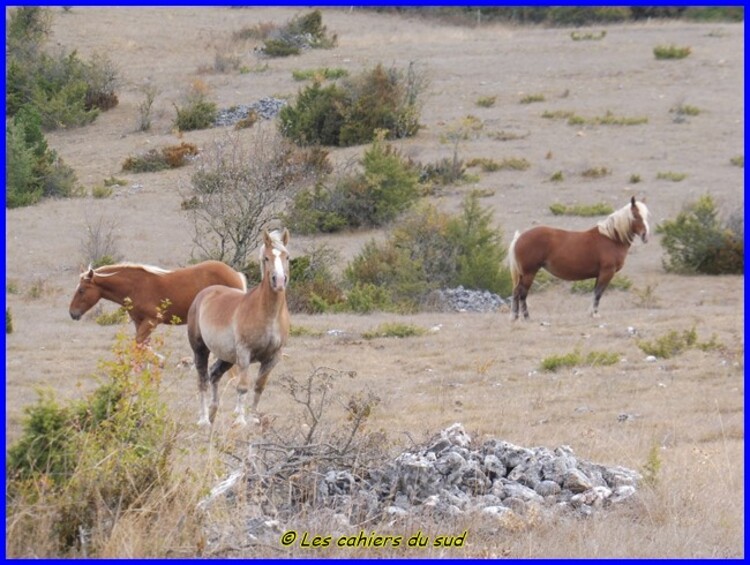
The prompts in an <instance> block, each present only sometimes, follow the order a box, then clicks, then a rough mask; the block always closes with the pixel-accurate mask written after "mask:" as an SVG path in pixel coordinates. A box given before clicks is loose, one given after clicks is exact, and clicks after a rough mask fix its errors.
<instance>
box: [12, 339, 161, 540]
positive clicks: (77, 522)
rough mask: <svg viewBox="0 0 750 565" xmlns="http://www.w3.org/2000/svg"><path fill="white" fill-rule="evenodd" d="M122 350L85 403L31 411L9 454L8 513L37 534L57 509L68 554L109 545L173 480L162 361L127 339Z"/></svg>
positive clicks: (59, 535) (57, 527)
mask: <svg viewBox="0 0 750 565" xmlns="http://www.w3.org/2000/svg"><path fill="white" fill-rule="evenodd" d="M114 352H115V360H113V361H110V362H103V363H102V364H101V366H100V367H101V368H100V370H101V371H102V372H103V373H104V374H105V375H106V377H105V378H106V382H104V384H102V385H101V386H100V387H99V388H97V389H96V390H95V391H94V392H93V393H91V394H90V395H89V396H88V397H87V398H85V399H84V400H82V401H78V402H75V403H72V404H70V405H67V406H60V405H59V404H57V402H56V401H55V400H54V398H53V397H52V395H51V394H42V395H41V397H40V398H39V400H38V402H37V404H35V405H32V406H29V407H27V409H26V417H25V421H24V424H23V433H22V435H21V437H20V439H19V440H18V441H16V442H15V443H14V444H12V445H11V446H10V448H9V449H8V457H7V464H6V473H7V480H8V482H7V485H6V511H7V512H8V514H9V515H14V513H15V516H16V519H18V520H20V521H21V525H19V528H21V529H23V528H22V527H21V526H22V525H24V524H25V526H26V527H27V528H29V529H32V531H33V527H34V525H33V518H31V516H33V515H34V514H35V512H34V506H35V505H36V507H37V509H38V510H39V511H41V509H42V508H44V509H45V511H46V512H48V513H49V509H50V508H53V509H54V513H53V515H54V518H53V519H54V533H55V534H56V537H55V542H56V543H57V546H58V551H59V552H61V553H64V552H66V551H70V550H72V549H74V548H75V546H76V544H77V543H79V541H80V540H81V537H82V536H84V537H87V538H90V539H100V540H101V539H106V535H107V533H108V531H110V530H111V529H112V528H113V527H114V523H115V520H114V519H113V517H115V516H118V515H120V514H121V513H122V512H123V511H125V510H126V509H128V508H129V507H137V506H138V504H139V501H141V500H142V498H143V495H144V493H146V492H148V491H149V490H150V489H152V488H153V487H154V486H155V485H157V484H159V483H161V482H163V481H165V480H166V479H168V478H169V456H170V453H171V448H172V445H173V441H174V433H173V431H171V430H172V426H173V424H172V423H171V421H170V420H169V418H168V414H169V411H168V410H167V408H166V405H164V403H163V402H162V401H161V400H160V399H159V395H158V388H159V381H160V378H161V377H160V372H159V369H158V366H159V363H158V359H157V358H156V356H155V354H154V353H153V351H152V350H150V349H148V348H143V347H138V346H136V345H135V344H134V343H133V342H132V340H130V339H127V338H126V337H125V334H124V333H123V334H120V335H119V336H118V341H117V343H116V345H115V347H114ZM24 508H25V509H26V510H25V512H23V511H22V509H24ZM24 516H29V517H28V518H25V517H24ZM24 531H25V530H24ZM92 534H97V535H92ZM90 550H93V551H94V552H95V551H96V547H92V548H90Z"/></svg>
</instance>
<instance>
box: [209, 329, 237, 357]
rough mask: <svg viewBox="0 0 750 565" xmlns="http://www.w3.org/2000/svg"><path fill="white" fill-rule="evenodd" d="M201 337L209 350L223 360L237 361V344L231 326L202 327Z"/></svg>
mask: <svg viewBox="0 0 750 565" xmlns="http://www.w3.org/2000/svg"><path fill="white" fill-rule="evenodd" d="M201 337H202V338H203V343H205V344H206V347H208V349H209V351H211V353H212V354H213V355H214V357H217V358H218V359H221V360H222V361H226V362H227V363H237V346H236V344H235V340H234V332H233V331H232V329H231V328H226V329H216V328H205V327H201Z"/></svg>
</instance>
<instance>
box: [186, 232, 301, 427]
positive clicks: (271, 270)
mask: <svg viewBox="0 0 750 565" xmlns="http://www.w3.org/2000/svg"><path fill="white" fill-rule="evenodd" d="M288 242H289V231H288V230H286V229H285V230H284V232H283V234H282V235H281V236H279V234H278V232H272V233H270V234H269V233H268V232H267V231H264V232H263V245H261V248H260V270H261V271H260V272H261V281H260V284H258V285H257V286H255V287H254V288H252V289H251V290H249V291H248V292H247V293H244V292H239V291H237V290H234V289H231V288H227V287H223V286H210V287H208V288H206V289H204V290H202V291H201V292H199V293H198V295H197V296H196V297H195V300H194V301H193V305H192V306H191V307H190V310H189V311H188V340H189V341H190V347H192V349H193V354H194V355H195V368H196V370H197V371H198V390H199V391H200V402H201V412H200V419H199V420H198V425H210V424H213V422H214V418H215V416H216V411H217V409H218V406H219V395H218V386H219V380H220V379H221V377H222V375H223V374H224V373H226V372H227V371H228V370H229V369H230V368H231V367H233V366H234V365H237V367H238V368H239V372H240V378H239V381H238V384H237V407H236V408H235V413H236V414H237V418H236V421H235V424H239V425H244V424H245V423H246V421H245V407H244V396H245V394H247V391H248V386H249V370H250V365H251V364H252V363H260V369H259V370H258V377H257V379H256V381H255V397H254V399H253V407H252V409H253V411H256V409H257V407H258V401H259V400H260V395H261V394H262V393H263V389H264V388H265V386H266V381H267V380H268V376H269V374H270V373H271V369H273V368H274V366H275V365H276V364H277V363H278V362H279V360H280V359H281V348H282V347H283V346H284V344H285V343H286V340H287V338H288V337H289V311H288V310H287V305H286V287H287V284H288V283H289V252H288V251H287V248H286V245H287V243H288ZM210 353H212V354H213V355H214V357H215V358H216V361H214V363H213V365H211V370H210V372H209V371H208V357H209V354H210ZM209 380H210V382H211V391H212V393H213V396H212V400H211V408H210V411H209V409H208V407H207V406H206V392H207V390H208V382H209Z"/></svg>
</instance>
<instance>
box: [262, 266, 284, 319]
mask: <svg viewBox="0 0 750 565" xmlns="http://www.w3.org/2000/svg"><path fill="white" fill-rule="evenodd" d="M258 300H259V301H260V304H261V305H262V308H263V311H264V312H265V314H266V315H267V316H268V317H269V318H270V317H278V316H279V314H280V313H281V311H282V310H283V309H284V308H285V307H286V289H285V290H280V291H278V292H277V291H275V290H273V289H272V288H271V278H270V277H268V276H265V277H263V280H262V281H261V282H260V288H258Z"/></svg>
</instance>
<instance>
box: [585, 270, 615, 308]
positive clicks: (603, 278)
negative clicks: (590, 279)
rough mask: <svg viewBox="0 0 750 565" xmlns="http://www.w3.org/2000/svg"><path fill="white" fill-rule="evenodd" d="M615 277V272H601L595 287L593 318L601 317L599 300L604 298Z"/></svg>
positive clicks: (592, 306)
mask: <svg viewBox="0 0 750 565" xmlns="http://www.w3.org/2000/svg"><path fill="white" fill-rule="evenodd" d="M614 276H615V271H614V269H613V270H607V271H599V276H598V277H596V285H595V286H594V303H593V304H592V305H591V317H592V318H596V317H598V316H599V300H601V298H602V294H604V291H605V289H606V288H607V286H609V281H611V280H612V277H614Z"/></svg>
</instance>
